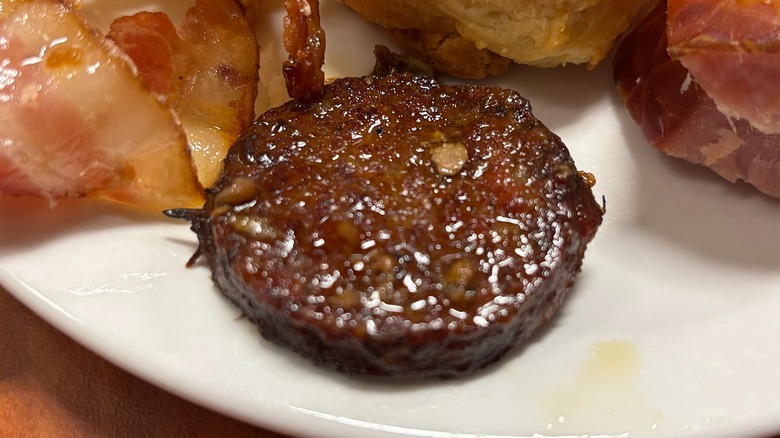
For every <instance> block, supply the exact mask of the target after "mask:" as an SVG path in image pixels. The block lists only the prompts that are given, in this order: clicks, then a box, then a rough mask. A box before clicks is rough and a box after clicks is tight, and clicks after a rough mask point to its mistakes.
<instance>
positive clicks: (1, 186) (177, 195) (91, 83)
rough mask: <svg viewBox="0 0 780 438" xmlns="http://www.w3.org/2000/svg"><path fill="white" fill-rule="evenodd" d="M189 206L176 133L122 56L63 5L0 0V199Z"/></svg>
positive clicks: (195, 200) (192, 186)
mask: <svg viewBox="0 0 780 438" xmlns="http://www.w3.org/2000/svg"><path fill="white" fill-rule="evenodd" d="M2 195H5V196H7V195H11V196H16V195H33V196H42V197H45V198H48V199H50V200H54V199H57V198H60V197H82V196H105V197H108V198H111V199H114V200H118V201H122V202H127V203H131V204H135V205H138V206H142V207H147V208H152V209H163V208H170V207H171V206H186V205H190V206H195V205H199V204H200V203H201V202H202V190H201V187H200V185H199V184H198V182H197V180H196V179H195V174H194V169H193V168H192V163H191V159H190V156H189V152H188V151H187V145H186V139H185V136H184V133H183V131H182V129H181V127H180V126H179V124H178V123H177V122H176V120H175V117H174V116H173V115H172V113H171V111H170V109H169V108H168V107H167V106H166V105H164V104H162V103H161V102H160V101H158V99H157V98H156V97H155V96H154V95H153V94H152V93H150V92H149V90H148V88H147V87H146V85H145V84H144V83H143V81H142V80H141V79H140V78H139V77H138V76H137V75H136V74H135V72H134V69H133V68H132V65H131V64H130V63H129V62H128V60H127V58H126V57H125V56H124V54H123V53H122V52H121V51H119V50H118V49H117V48H116V47H115V46H114V45H113V44H111V43H109V42H107V41H106V40H104V39H103V38H102V37H100V36H99V35H98V33H97V32H96V31H95V30H94V29H91V28H89V27H88V26H87V25H86V24H85V23H84V22H83V20H82V19H81V18H80V17H79V16H78V15H76V14H75V13H74V12H73V11H72V10H71V8H70V7H69V6H68V5H67V4H65V3H59V2H55V1H47V0H30V1H15V2H11V1H7V0H6V1H4V2H3V3H2V14H1V15H0V196H2Z"/></svg>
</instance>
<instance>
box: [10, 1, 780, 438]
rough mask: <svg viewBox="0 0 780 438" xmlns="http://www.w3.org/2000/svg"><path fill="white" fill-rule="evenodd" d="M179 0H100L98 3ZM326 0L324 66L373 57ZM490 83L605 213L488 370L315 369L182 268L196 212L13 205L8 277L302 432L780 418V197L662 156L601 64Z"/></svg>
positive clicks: (522, 72) (617, 427)
mask: <svg viewBox="0 0 780 438" xmlns="http://www.w3.org/2000/svg"><path fill="white" fill-rule="evenodd" d="M181 3H182V2H179V1H174V0H170V1H169V2H168V3H161V2H153V4H152V5H149V4H143V5H140V6H139V5H137V4H136V2H133V1H130V0H126V1H123V2H118V1H111V0H93V1H91V2H87V4H86V8H87V10H86V12H85V14H86V15H87V16H88V17H91V19H93V20H96V21H100V20H101V19H107V18H108V17H111V16H112V15H113V14H115V13H118V12H121V11H123V10H126V9H131V8H135V9H142V8H148V7H160V8H162V9H169V8H170V5H174V6H175V7H176V9H177V11H178V12H177V13H179V14H180V13H181V6H180V5H181ZM322 3H323V8H322V9H323V20H324V25H325V27H326V31H327V32H328V37H329V39H328V58H327V62H328V72H329V74H330V75H332V76H340V75H346V74H353V75H357V74H362V73H365V72H367V71H368V70H369V69H370V67H371V65H372V61H371V56H372V55H371V50H372V47H373V44H374V43H375V42H378V41H383V37H382V34H381V32H378V31H377V30H376V29H374V28H372V27H370V26H368V25H366V24H365V23H363V22H362V21H360V20H359V19H357V18H356V17H355V16H354V15H353V14H351V13H350V12H349V11H347V10H345V9H344V7H343V6H342V5H340V4H339V3H337V2H334V1H326V0H323V2H322ZM106 5H109V6H110V7H111V9H110V10H109V9H108V6H106ZM276 8H277V9H278V5H277V6H276ZM101 12H102V15H101ZM279 16H280V15H279V11H278V10H277V11H276V12H275V13H274V15H273V17H274V18H273V20H272V21H269V22H270V23H273V24H274V25H277V24H278V21H279V20H278V18H279ZM104 24H105V23H102V24H99V25H101V26H102V25H104ZM269 29H271V30H274V29H276V28H274V27H273V26H271V27H270V28H269ZM274 32H276V30H274ZM271 34H273V32H271ZM358 36H359V37H358ZM264 50H265V53H266V55H267V54H268V53H269V52H274V53H276V54H277V55H278V50H277V49H273V48H272V47H271V45H270V44H266V47H265V49H264ZM263 68H264V69H265V71H266V72H268V71H274V69H276V68H277V66H276V65H267V64H264V65H263ZM266 74H267V73H266ZM492 83H495V84H500V85H504V86H507V87H512V88H515V89H517V90H519V91H520V92H522V93H523V94H524V95H525V96H526V97H528V98H530V99H531V101H532V103H533V105H534V108H535V113H536V115H537V116H538V117H539V118H540V119H541V120H542V121H543V122H545V124H547V125H548V126H549V127H550V128H551V129H552V130H553V131H555V132H556V133H558V134H559V135H560V136H561V137H562V138H563V140H564V141H565V143H566V144H567V145H568V146H569V148H570V150H571V152H572V155H573V156H574V158H575V160H576V162H577V164H578V166H579V168H580V169H583V170H587V171H590V172H593V173H594V174H595V175H596V177H597V179H598V183H597V185H596V187H595V192H596V194H597V195H598V196H599V197H600V196H602V195H603V196H604V197H605V199H606V205H607V214H606V216H605V221H604V224H603V225H602V227H601V229H600V231H599V234H598V236H597V237H596V239H595V241H594V242H593V244H592V245H591V247H590V248H589V249H588V251H587V254H586V260H585V264H584V268H583V271H582V273H581V275H580V276H579V277H578V279H577V282H576V285H575V287H574V288H573V290H572V292H571V295H570V298H569V299H568V301H567V302H566V303H565V304H564V306H563V308H562V309H561V310H560V312H559V313H558V314H557V316H556V317H555V318H554V319H553V320H552V321H551V322H550V323H549V324H548V325H547V326H546V327H545V328H544V329H543V330H542V331H541V332H539V333H538V335H537V336H535V337H534V339H533V340H532V341H531V342H529V343H527V344H526V345H524V346H522V347H521V348H519V349H518V350H517V351H516V352H514V353H512V354H510V355H509V356H508V357H506V358H505V359H504V360H503V361H501V362H500V363H498V364H496V365H495V366H492V367H490V368H489V369H488V370H486V371H484V372H482V373H480V374H478V375H477V376H474V377H471V378H467V379H460V380H448V381H432V382H419V383H413V384H409V383H406V384H389V383H371V382H366V381H361V380H355V379H350V378H347V377H344V376H341V375H337V374H334V373H332V372H329V371H324V370H321V369H318V368H315V367H313V366H311V365H309V364H308V363H307V362H305V361H304V360H302V359H300V358H299V357H297V356H295V355H293V354H291V353H288V352H287V351H285V350H283V349H280V348H278V347H275V346H273V345H271V344H269V343H268V342H266V341H264V340H262V338H261V337H260V336H259V335H258V334H257V332H256V330H255V328H254V327H253V326H251V325H250V324H249V323H248V322H247V321H246V320H244V319H241V318H240V317H239V316H240V312H239V311H238V310H237V309H236V308H235V307H233V306H232V305H231V304H229V303H228V302H227V301H226V300H225V299H223V298H222V297H221V296H220V294H219V293H218V292H217V291H216V289H215V288H214V287H213V286H212V284H211V282H210V279H209V270H208V268H207V267H206V266H205V265H204V264H203V263H198V264H196V265H195V266H194V267H193V268H191V269H187V268H185V267H184V264H185V262H186V261H187V259H188V258H189V257H190V255H191V254H192V253H193V251H194V250H195V248H196V239H195V235H194V234H193V233H192V232H190V231H189V229H188V227H187V224H186V223H183V222H176V221H172V220H167V219H165V218H163V217H161V216H155V215H147V214H141V213H137V212H133V211H128V210H126V209H123V208H121V207H116V206H111V205H105V204H100V203H96V202H85V201H70V202H62V203H60V204H59V205H57V206H56V208H54V209H50V208H49V206H48V205H47V204H46V203H43V202H30V201H29V200H18V199H16V200H1V201H0V283H2V284H3V285H4V286H5V287H7V288H8V289H9V290H10V291H11V292H12V293H13V294H14V295H15V296H17V297H18V298H19V299H20V300H22V301H23V302H24V303H25V304H26V305H28V306H29V307H30V308H32V309H33V310H34V311H35V312H37V313H38V314H40V315H41V316H42V317H43V318H45V319H46V320H48V321H49V322H51V323H52V324H54V325H55V326H56V327H58V328H59V329H61V330H62V331H64V332H65V333H67V334H68V335H70V336H71V337H73V338H74V339H76V340H77V341H79V342H81V343H83V344H84V345H86V346H87V347H88V348H90V349H92V350H94V351H96V352H97V353H99V354H101V355H102V356H104V357H106V358H108V359H109V360H111V361H113V362H115V363H117V364H118V365H120V366H122V367H124V368H126V369H128V370H130V371H131V372H133V373H135V374H137V375H139V376H141V377H142V378H144V379H147V380H149V381H151V382H153V383H155V384H157V385H159V386H161V387H163V388H165V389H168V390H170V391H172V392H174V393H176V394H179V395H182V396H184V397H186V398H188V399H190V400H193V401H195V402H197V403H201V404H203V405H205V406H208V407H211V408H213V409H216V410H218V411H220V412H223V413H225V414H228V415H231V416H234V417H237V418H240V419H243V420H246V421H248V422H251V423H254V424H257V425H260V426H264V427H268V428H272V429H276V430H279V431H283V432H286V433H288V434H291V435H295V436H316V437H397V436H410V435H411V436H418V435H419V436H426V437H449V436H571V435H576V436H583V435H589V436H631V437H635V436H636V437H644V436H650V437H655V436H657V437H670V436H679V437H730V436H751V435H756V436H758V435H763V434H769V433H772V432H780V232H778V231H779V230H780V202H778V201H777V200H772V199H769V198H767V197H765V196H762V195H760V194H758V193H756V192H755V191H753V190H752V189H750V188H749V187H747V186H744V185H731V184H729V183H727V182H725V181H722V180H721V179H720V178H719V177H717V176H715V175H714V174H712V173H710V172H709V171H707V170H705V169H701V168H696V167H693V166H690V165H688V164H685V163H683V162H680V161H677V160H674V159H671V158H667V157H665V156H663V155H661V154H659V153H657V152H655V151H653V150H652V149H651V148H650V147H649V146H648V145H647V144H646V142H645V140H643V138H642V136H641V135H640V133H639V130H638V129H637V128H636V127H635V125H634V123H633V122H631V120H630V119H629V118H628V116H627V114H626V111H625V110H624V108H623V107H622V104H621V102H620V100H619V98H618V97H617V96H616V92H615V91H614V87H613V85H612V82H611V78H610V72H609V67H608V65H604V66H602V67H600V68H598V69H596V70H595V71H593V72H588V71H585V70H584V69H581V68H562V69H554V70H536V69H530V68H522V67H517V68H513V69H512V70H511V71H510V72H509V73H508V74H506V75H503V76H501V77H499V78H496V79H494V80H492ZM261 106H262V103H261Z"/></svg>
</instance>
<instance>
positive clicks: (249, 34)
mask: <svg viewBox="0 0 780 438" xmlns="http://www.w3.org/2000/svg"><path fill="white" fill-rule="evenodd" d="M109 37H111V38H112V39H113V40H114V41H116V42H117V44H118V45H119V46H120V47H121V48H122V49H123V50H124V51H125V52H126V53H127V54H128V55H129V56H130V57H131V58H132V59H133V61H134V63H135V65H136V66H137V67H138V70H139V72H140V74H141V76H142V77H143V78H144V80H145V81H146V82H147V83H148V84H149V86H150V87H151V88H152V90H153V91H154V92H156V93H159V94H161V95H163V96H166V98H167V101H168V103H169V104H170V105H171V107H172V108H173V109H174V111H175V112H176V113H177V114H178V116H179V120H180V121H181V123H182V126H183V127H184V131H185V132H186V134H187V139H188V142H189V146H190V150H191V153H192V156H193V160H194V162H195V166H196V168H197V171H198V179H199V180H200V182H201V183H202V184H203V186H204V187H210V186H211V185H212V184H213V183H214V182H215V181H216V178H217V176H218V175H219V172H220V170H221V169H222V160H223V159H224V157H225V155H226V154H227V150H228V149H229V148H230V146H231V145H232V144H233V143H234V142H235V140H236V139H237V138H238V136H239V135H240V134H241V132H242V131H243V130H244V129H245V128H246V127H247V126H249V124H250V123H251V122H252V120H253V119H254V103H255V98H256V96H257V76H258V48H257V41H256V38H255V34H254V32H253V31H252V29H251V27H250V26H249V24H248V23H247V21H246V19H245V17H244V14H243V12H242V10H241V6H240V5H239V4H238V3H236V2H235V1H234V0H198V1H197V2H196V4H195V6H194V7H193V8H191V9H190V10H189V11H188V12H187V14H186V18H185V20H184V22H183V23H182V24H181V26H180V27H179V28H178V30H177V29H176V27H175V25H174V24H173V23H172V22H171V20H170V18H169V17H168V16H167V15H165V14H163V13H160V12H141V13H138V14H135V15H132V16H128V17H122V18H119V19H117V20H115V21H114V23H112V25H111V30H110V31H109Z"/></svg>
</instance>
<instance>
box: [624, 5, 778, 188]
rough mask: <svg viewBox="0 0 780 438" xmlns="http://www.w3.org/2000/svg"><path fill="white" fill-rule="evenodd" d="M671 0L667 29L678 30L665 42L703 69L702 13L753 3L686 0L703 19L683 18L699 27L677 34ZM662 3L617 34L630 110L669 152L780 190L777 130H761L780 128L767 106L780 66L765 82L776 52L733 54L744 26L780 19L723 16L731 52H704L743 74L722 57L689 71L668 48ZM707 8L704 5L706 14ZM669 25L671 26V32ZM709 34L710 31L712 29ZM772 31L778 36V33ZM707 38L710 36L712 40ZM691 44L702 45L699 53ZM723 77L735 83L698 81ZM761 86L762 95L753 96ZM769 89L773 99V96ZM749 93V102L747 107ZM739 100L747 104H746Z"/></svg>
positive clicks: (774, 66) (720, 45)
mask: <svg viewBox="0 0 780 438" xmlns="http://www.w3.org/2000/svg"><path fill="white" fill-rule="evenodd" d="M672 3H674V2H672ZM672 3H670V5H669V11H670V22H669V32H670V34H674V35H676V36H675V41H676V44H675V46H674V47H676V49H672V48H671V46H669V49H670V51H671V52H672V53H673V54H675V55H677V56H682V57H684V58H686V59H688V60H691V59H693V60H694V61H693V64H696V65H697V67H698V68H701V67H703V66H704V65H705V64H706V63H708V62H710V61H709V60H707V56H704V53H707V50H705V49H702V48H701V47H705V46H706V44H704V43H703V41H706V40H707V38H705V37H703V36H701V35H703V34H702V33H701V31H703V29H711V28H712V26H710V24H708V23H707V20H705V19H704V17H707V16H709V17H714V16H718V14H720V13H722V11H721V8H725V7H726V6H729V7H731V6H734V5H735V4H736V3H740V4H745V5H753V4H757V3H758V2H732V1H729V2H725V1H724V2H698V1H688V2H687V3H688V4H689V5H693V4H698V6H699V9H700V10H699V11H698V13H697V14H694V15H691V16H698V17H700V18H701V19H702V20H699V19H696V20H692V21H690V22H688V25H689V26H692V27H696V28H698V29H699V31H697V32H692V33H689V34H688V36H687V37H686V39H684V38H682V35H683V34H682V33H680V32H681V31H682V29H683V26H681V24H680V23H681V22H680V21H679V19H680V18H681V17H680V16H679V15H676V17H677V18H675V19H674V20H675V23H676V24H673V23H672V18H671V14H672V11H677V12H675V14H678V13H679V9H676V8H679V6H680V5H681V3H686V2H678V3H676V4H675V5H672ZM726 3H728V5H726ZM665 7H666V5H665V4H661V5H660V6H659V7H658V8H657V9H656V10H655V11H653V13H651V14H650V16H649V17H648V18H647V19H646V20H645V21H644V22H643V23H642V24H641V25H640V26H639V27H638V28H637V29H636V30H635V31H634V32H633V33H632V34H630V35H629V36H628V37H627V38H625V39H624V40H623V42H622V43H621V45H620V46H619V47H618V49H617V52H616V56H615V68H614V74H615V80H616V82H617V85H618V89H619V91H620V93H621V94H622V96H623V98H624V99H625V101H626V105H627V107H628V110H629V112H630V113H631V116H632V117H633V118H634V120H636V121H637V123H638V124H639V126H640V127H641V128H642V130H643V132H644V134H645V136H646V137H647V138H648V139H649V140H650V142H651V143H652V144H653V145H654V146H655V147H656V148H658V149H660V150H662V151H664V152H666V153H667V154H669V155H672V156H675V157H680V158H683V159H686V160H688V161H690V162H693V163H696V164H700V165H704V166H707V167H709V168H710V169H712V170H714V171H715V172H717V173H718V174H719V175H721V176H723V177H724V178H726V179H727V180H729V181H731V182H735V181H737V180H744V181H746V182H748V183H750V184H752V185H753V186H755V187H756V188H757V189H759V190H760V191H762V192H764V193H766V194H768V195H770V196H774V197H780V134H777V133H767V131H772V130H774V132H780V129H779V128H780V125H779V122H778V120H776V117H777V116H776V114H773V111H774V110H773V108H774V107H776V106H777V90H778V87H779V86H780V83H778V80H777V78H780V72H778V73H775V74H774V76H772V78H773V79H774V83H773V84H770V85H767V80H768V79H769V76H767V75H768V74H769V73H768V72H769V71H771V70H772V69H778V68H780V58H776V57H775V55H774V54H772V53H767V54H766V56H764V55H758V54H756V53H743V54H742V58H743V59H742V60H740V59H739V58H740V56H737V55H736V53H738V52H739V50H737V48H738V47H739V46H740V45H746V44H747V45H749V44H748V43H746V42H745V40H742V39H741V38H742V37H741V36H740V35H744V33H745V32H746V29H747V28H748V27H750V26H754V25H766V24H767V23H774V24H773V25H774V26H775V27H776V29H775V32H778V28H780V26H778V24H780V20H778V19H777V16H775V19H774V21H773V20H759V21H753V22H750V23H748V22H743V21H739V22H734V21H732V20H731V19H727V20H726V21H724V23H729V24H732V25H733V26H734V27H733V29H732V31H731V32H732V33H731V35H732V39H733V41H732V43H733V44H732V49H735V50H736V51H734V52H731V53H727V54H726V55H724V56H723V57H721V56H720V54H717V53H714V54H713V53H709V55H712V56H713V58H712V59H713V60H720V62H723V63H727V62H729V63H736V65H739V66H741V67H740V68H744V69H746V70H745V72H744V73H741V72H739V71H738V68H734V66H732V65H725V64H724V65H722V66H719V69H715V68H714V67H713V66H710V68H713V69H712V70H704V71H700V72H699V73H698V74H694V73H692V72H690V71H689V70H688V69H686V67H685V66H684V65H683V63H681V62H680V61H679V60H677V59H673V58H672V57H671V56H670V55H669V53H668V52H667V36H666V32H665V29H666V14H665ZM691 7H692V6H691ZM746 7H747V9H746V10H745V11H743V12H745V13H747V12H748V9H750V8H751V7H752V6H746ZM726 9H728V8H726ZM706 10H709V14H708V13H706ZM775 13H776V12H775ZM722 18H723V17H722ZM726 18H727V17H726ZM743 18H744V15H743ZM764 18H767V17H764ZM675 27H676V28H677V29H676V30H675V31H672V28H675ZM718 32H719V33H717V34H718V35H721V37H718V38H719V39H720V42H718V43H717V44H714V46H713V47H718V48H723V47H725V45H724V44H725V43H724V42H723V39H724V38H723V37H725V36H726V35H728V33H729V30H728V26H727V27H726V29H724V30H720V31H718ZM762 32H767V30H766V29H764V30H762ZM707 33H708V34H710V35H714V34H713V33H712V32H710V31H707V32H705V34H707ZM695 35H699V36H695ZM776 35H780V32H778V33H776ZM713 38H714V39H713V41H714V40H717V39H718V38H715V37H713ZM686 41H688V42H686ZM693 47H700V49H697V50H698V52H697V51H696V50H694V49H693ZM682 48H684V49H682ZM761 59H763V60H764V61H765V62H766V64H765V65H758V64H756V63H755V62H757V61H759V60H761ZM751 68H756V70H755V74H756V77H755V78H754V77H753V74H754V73H753V71H752V70H749V69H751ZM697 71H698V70H697ZM727 76H731V77H732V79H731V80H733V81H734V83H733V87H732V88H729V87H726V86H724V84H721V85H719V86H718V87H716V88H715V89H714V90H713V94H710V90H709V89H708V88H707V87H705V85H704V84H705V83H706V84H708V85H709V84H711V83H718V82H720V81H723V80H724V78H725V77H727ZM713 78H714V79H713ZM751 78H752V79H751ZM768 82H772V81H768ZM764 90H766V91H765V92H766V94H767V96H761V97H757V96H758V95H761V94H762V93H763V92H764ZM773 94H774V95H775V97H774V103H772V99H773V98H772V97H771V96H772V95H773ZM751 96H753V97H752V98H751ZM714 97H717V98H715V99H714ZM751 99H752V102H753V105H755V107H752V106H750V104H749V102H750V101H751ZM773 105H774V107H773ZM744 106H747V110H745V109H744V108H743V107H744Z"/></svg>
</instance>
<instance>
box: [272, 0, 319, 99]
mask: <svg viewBox="0 0 780 438" xmlns="http://www.w3.org/2000/svg"><path fill="white" fill-rule="evenodd" d="M284 5H285V8H286V10H287V16H286V17H285V20H284V48H285V49H286V50H287V52H288V53H289V54H290V57H289V58H288V59H287V61H286V62H285V63H284V65H283V66H282V72H283V73H284V78H285V80H286V82H287V93H288V94H289V95H290V97H292V98H293V99H295V100H297V101H300V102H314V101H317V100H319V99H320V97H322V92H323V89H324V87H325V73H324V72H323V71H322V67H323V65H324V64H325V31H324V30H323V29H322V27H321V26H320V4H319V1H318V0H285V2H284Z"/></svg>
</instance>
